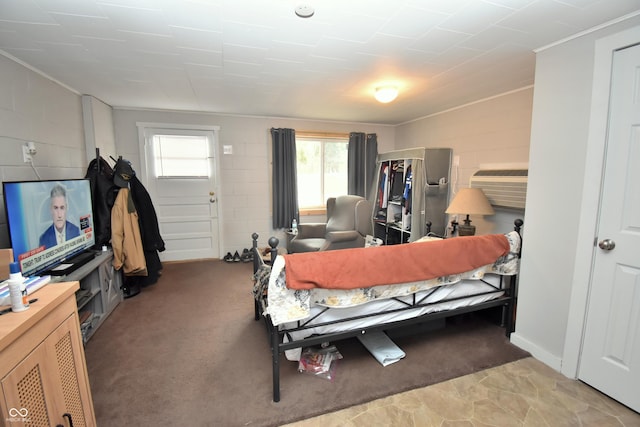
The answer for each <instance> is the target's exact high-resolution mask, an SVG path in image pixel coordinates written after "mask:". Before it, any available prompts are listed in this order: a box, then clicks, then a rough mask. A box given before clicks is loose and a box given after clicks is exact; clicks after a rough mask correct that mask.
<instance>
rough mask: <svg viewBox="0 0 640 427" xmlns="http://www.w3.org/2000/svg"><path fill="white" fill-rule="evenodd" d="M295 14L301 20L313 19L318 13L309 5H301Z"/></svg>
mask: <svg viewBox="0 0 640 427" xmlns="http://www.w3.org/2000/svg"><path fill="white" fill-rule="evenodd" d="M295 12H296V15H298V16H299V17H300V18H311V17H312V16H313V14H314V13H315V12H316V11H315V10H314V9H313V7H311V6H309V5H308V4H301V5H299V6H297V7H296V9H295Z"/></svg>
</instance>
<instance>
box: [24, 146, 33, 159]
mask: <svg viewBox="0 0 640 427" xmlns="http://www.w3.org/2000/svg"><path fill="white" fill-rule="evenodd" d="M22 157H23V159H24V162H25V163H31V162H32V161H33V157H31V150H30V149H29V147H28V146H26V145H23V146H22Z"/></svg>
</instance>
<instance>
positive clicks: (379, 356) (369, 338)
mask: <svg viewBox="0 0 640 427" xmlns="http://www.w3.org/2000/svg"><path fill="white" fill-rule="evenodd" d="M358 339H359V340H360V342H361V343H362V345H364V346H365V348H366V349H367V350H369V352H370V353H371V354H372V355H373V357H375V358H376V360H377V361H378V362H380V363H381V364H382V366H387V365H390V364H392V363H395V362H397V361H398V360H400V359H402V358H403V357H405V356H406V354H405V352H404V351H402V349H401V348H400V347H398V346H397V345H396V344H395V343H394V342H393V341H391V338H389V337H388V336H387V334H385V333H384V332H382V331H379V332H370V333H366V334H364V335H358Z"/></svg>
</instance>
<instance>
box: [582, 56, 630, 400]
mask: <svg viewBox="0 0 640 427" xmlns="http://www.w3.org/2000/svg"><path fill="white" fill-rule="evenodd" d="M605 157H606V161H605V163H606V164H605V171H604V180H603V183H604V184H603V188H602V197H601V204H600V216H599V220H598V241H597V242H596V248H595V251H596V252H595V257H594V266H593V275H592V282H591V290H590V294H589V304H588V308H587V319H586V324H585V336H584V341H583V347H582V355H581V358H580V368H579V373H578V376H579V378H580V379H581V380H583V381H585V382H586V383H588V384H590V385H592V386H593V387H595V388H597V389H599V390H601V391H602V392H603V393H605V394H608V395H609V396H611V397H613V398H614V399H616V400H618V401H620V402H621V403H623V404H625V405H627V406H629V407H630V408H632V409H633V410H635V411H640V391H639V390H640V389H639V388H638V387H639V384H640V256H639V255H638V254H640V45H636V46H633V47H629V48H626V49H623V50H620V51H617V52H615V53H614V58H613V69H612V81H611V99H610V105H609V132H608V137H607V151H606V156H605Z"/></svg>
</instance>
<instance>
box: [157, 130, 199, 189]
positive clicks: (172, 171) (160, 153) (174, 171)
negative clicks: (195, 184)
mask: <svg viewBox="0 0 640 427" xmlns="http://www.w3.org/2000/svg"><path fill="white" fill-rule="evenodd" d="M153 153H154V169H155V175H156V177H157V178H163V177H164V178H167V177H172V178H175V177H190V178H191V177H208V176H209V173H210V171H209V159H208V157H209V142H208V139H207V137H206V136H204V135H162V134H156V135H154V136H153Z"/></svg>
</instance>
